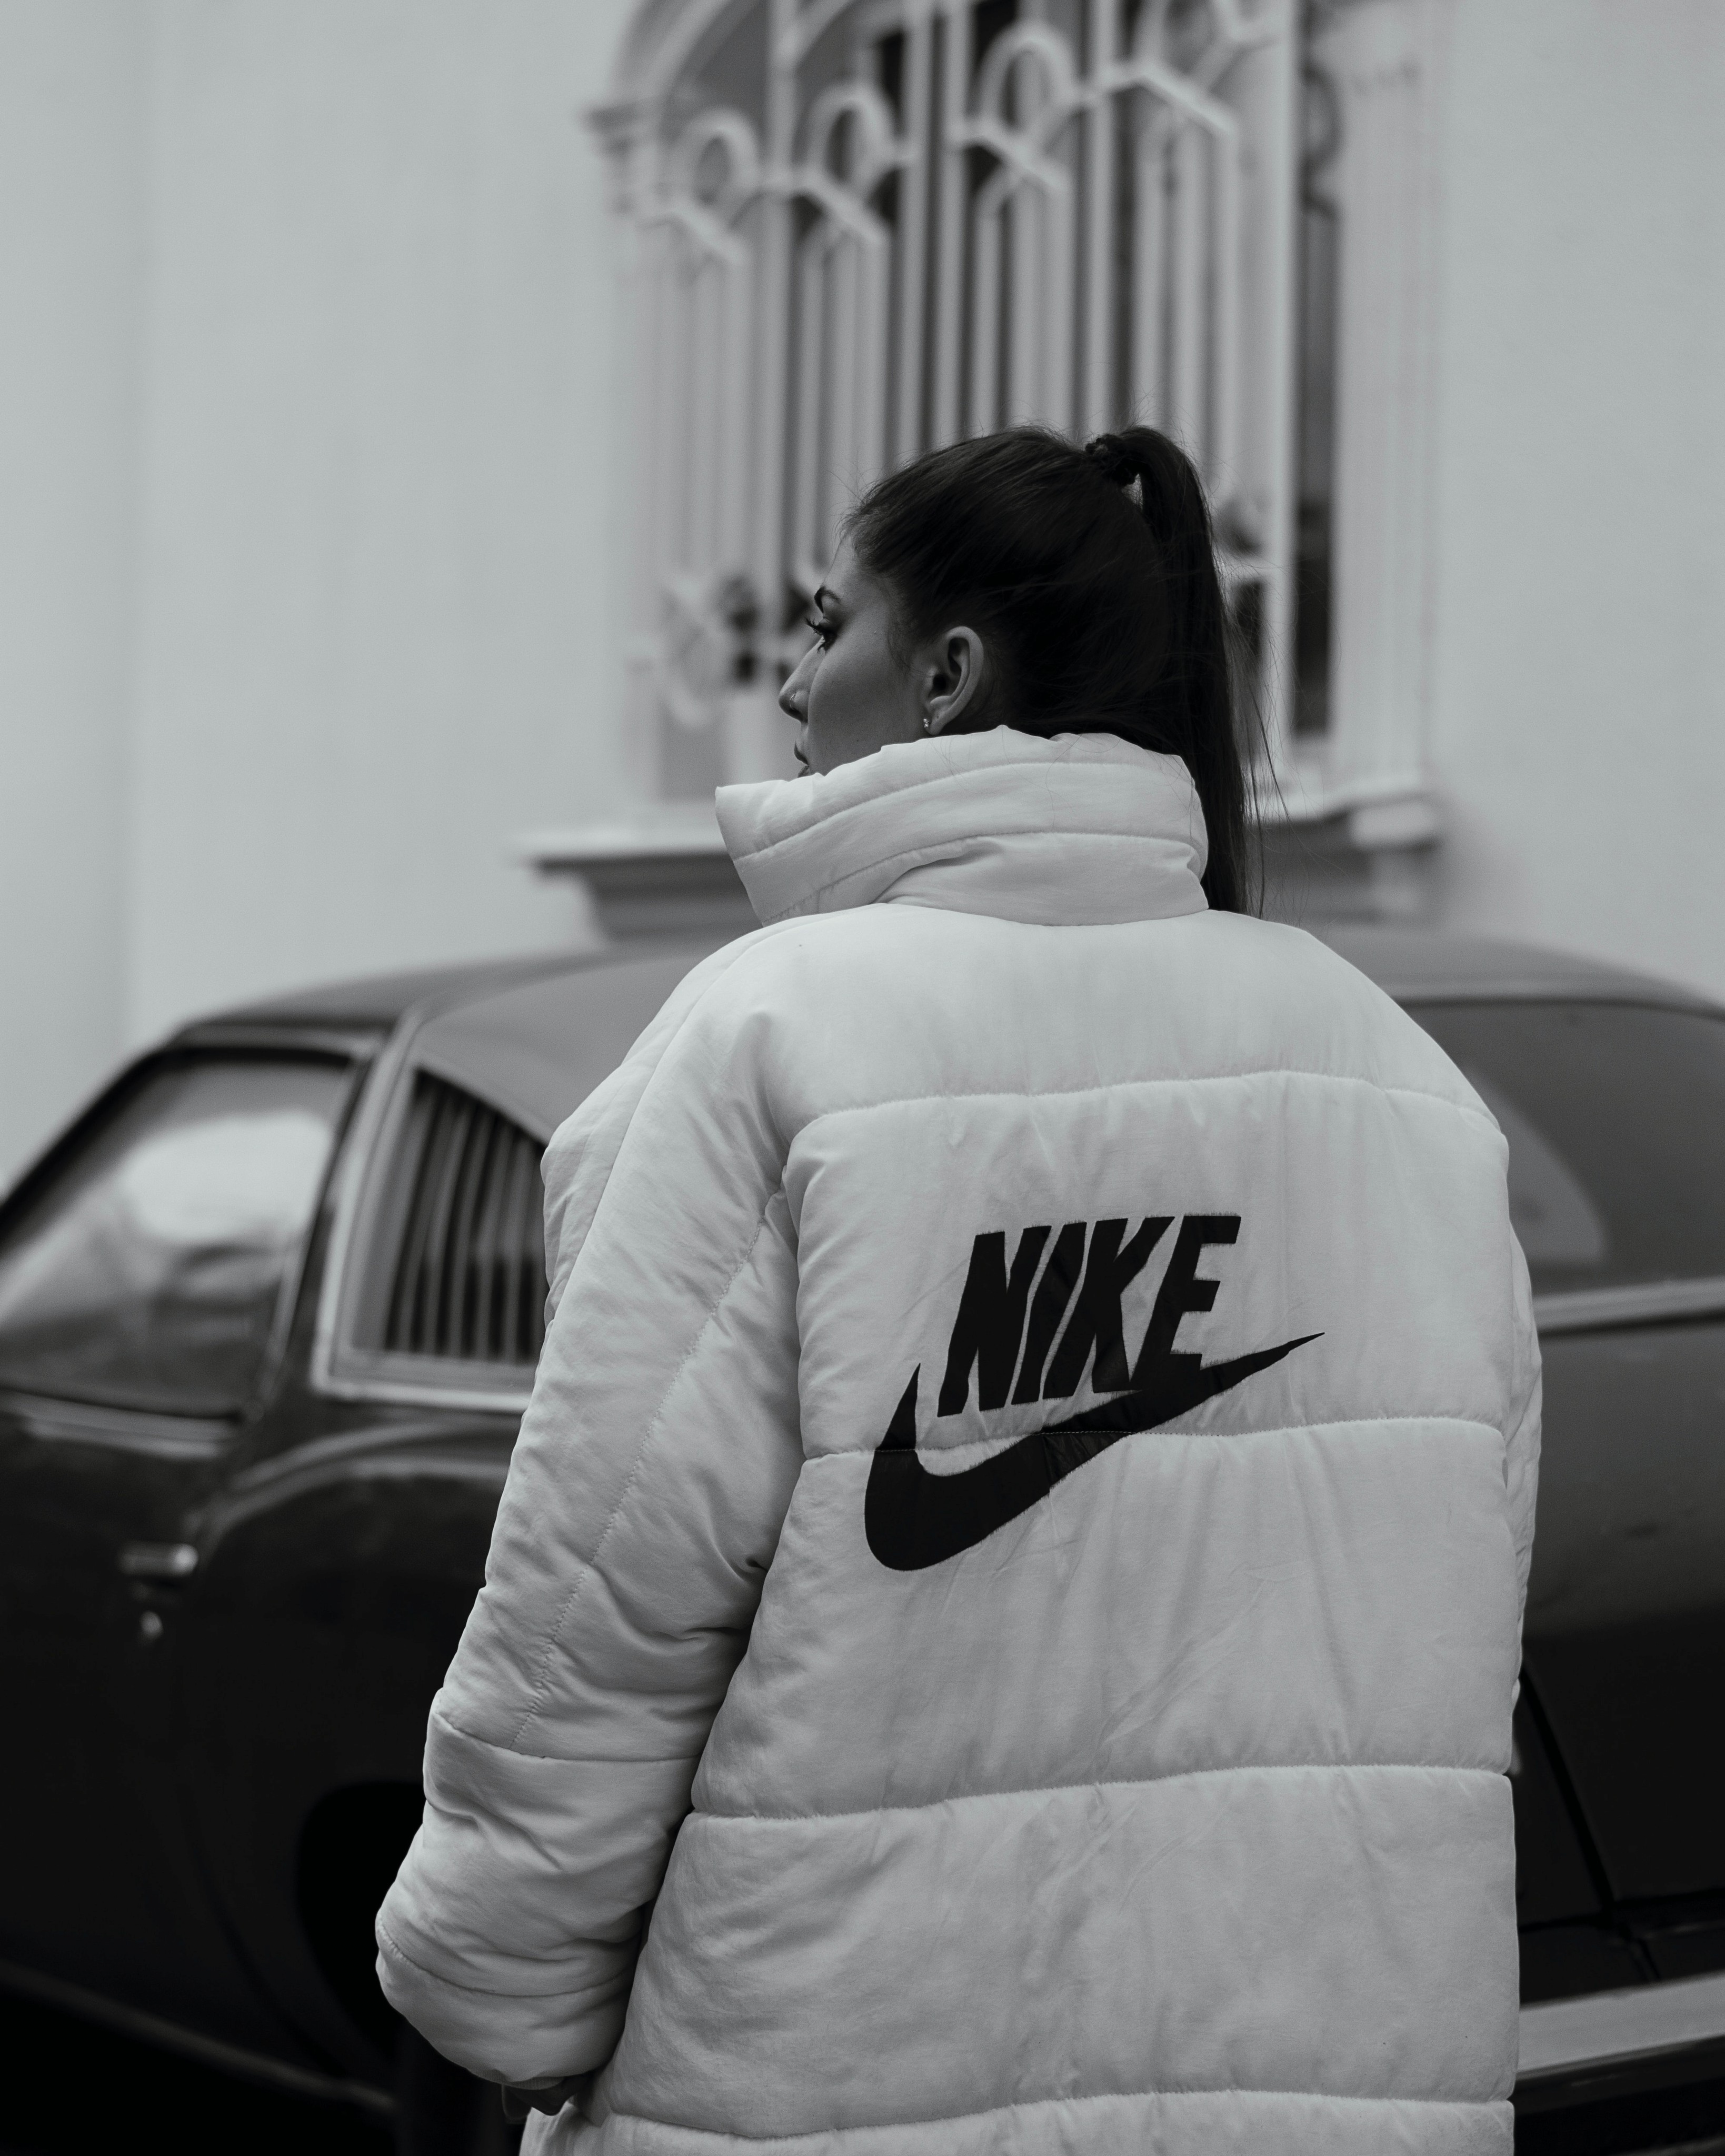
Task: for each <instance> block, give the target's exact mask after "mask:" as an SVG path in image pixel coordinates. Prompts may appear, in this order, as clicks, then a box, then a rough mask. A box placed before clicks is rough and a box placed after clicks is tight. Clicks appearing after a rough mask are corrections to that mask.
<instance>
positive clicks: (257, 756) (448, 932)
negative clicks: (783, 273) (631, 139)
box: [0, 0, 626, 1178]
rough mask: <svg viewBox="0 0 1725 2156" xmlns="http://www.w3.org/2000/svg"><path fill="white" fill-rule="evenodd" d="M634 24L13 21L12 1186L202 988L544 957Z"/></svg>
mask: <svg viewBox="0 0 1725 2156" xmlns="http://www.w3.org/2000/svg"><path fill="white" fill-rule="evenodd" d="M625 13H626V0H510V5H509V6H508V7H507V8H497V7H495V5H493V4H491V0H293V3H292V4H291V5H283V4H281V0H150V4H148V5H146V6H141V7H133V6H131V5H128V4H123V0H0V482H3V483H0V593H3V603H0V767H3V772H4V783H3V787H0V929H3V933H0V1178H4V1177H5V1176H6V1175H7V1174H8V1173H9V1172H10V1171H11V1170H12V1169H13V1168H15V1167H16V1166H17V1165H18V1163H19V1162H20V1161H21V1159H22V1158H23V1157H24V1155H25V1154H26V1153H27V1152H28V1151H29V1150H30V1149H32V1148H33V1147H34V1145H35V1144H36V1143H37V1142H39V1141H40V1139H41V1138H42V1137H44V1135H46V1133H47V1132H48V1131H49V1129H50V1128H51V1127H53V1126H54V1124H56V1123H57V1122H59V1121H60V1120H61V1119H62V1116H64V1112H65V1111H66V1110H67V1109H68V1108H69V1106H70V1104H71V1102H72V1101H73V1100H74V1098H75V1097H76V1096H79V1095H80V1094H82V1093H83V1092H85V1091H86V1090H87V1089H88V1088H89V1087H90V1086H92V1085H93V1084H94V1083H95V1081H97V1080H98V1078H99V1077H100V1075H101V1073H102V1072H103V1070H105V1068H106V1067H108V1066H109V1065H110V1064H111V1062H112V1061H113V1060H115V1059H116V1056H117V1055H119V1054H120V1052H121V1050H122V1048H124V1047H126V1046H128V1045H133V1044H136V1043H137V1042H139V1041H141V1040H142V1039H147V1038H149V1037H151V1035H154V1034H158V1033H159V1032H160V1031H162V1029H164V1028H166V1027H167V1026H169V1025H171V1024H173V1023H175V1022H176V1021H177V1020H178V1019H182V1018H184V1017H186V1016H187V1015H188V1014H192V1013H194V1012H196V1011H198V1010H199V1009H203V1008H206V1007H208V1006H210V1005H212V1004H219V1003H221V1002H223V1001H224V1000H227V999H231V998H236V997H241V996H250V995H254V994H257V993H260V992H265V991H268V990H270V989H272V988H278V987H285V986H288V985H290V984H292V983H297V982H300V981H306V980H311V979H316V978H320V977H326V976H329V975H331V974H338V973H355V972H360V971H363V970H367V969H372V968H388V967H394V966H400V965H408V964H413V963H418V962H434V961H439V960H446V959H449V958H454V957H464V956H467V955H475V954H480V953H483V952H491V951H496V950H503V949H512V948H521V947H527V946H531V945H534V944H543V943H553V942H561V941H562V940H565V939H566V938H567V936H568V935H569V934H570V933H571V932H572V927H573V924H574V921H575V920H576V917H577V916H576V915H575V911H574V908H573V904H572V900H571V898H570V896H569V895H568V894H567V891H564V890H560V889H557V888H556V887H552V886H547V885H542V884H540V883H537V882H536V880H533V879H532V878H531V877H530V876H529V875H526V874H525V873H524V872H523V871H522V870H521V867H520V866H519V865H518V864H517V863H516V860H514V859H513V857H512V855H511V839H512V837H513V835H514V834H516V833H518V832H519V831H521V830H522V829H525V828H526V827H528V826H531V825H532V824H536V823H539V822H542V821H543V820H544V819H545V816H546V814H547V803H556V808H557V813H558V814H563V815H573V816H577V817H583V818H584V817H588V816H591V815H594V814H603V813H604V812H605V811H606V810H607V809H608V808H610V807H611V806H612V804H613V799H614V795H615V794H616V793H617V792H618V790H619V788H620V786H621V784H622V783H623V782H622V778H621V775H620V758H621V753H622V744H621V742H619V739H618V735H617V730H616V728H615V726H614V723H613V721H612V716H611V715H612V713H613V712H614V710H615V708H616V704H617V701H618V699H617V693H616V690H617V684H618V680H619V654H618V652H617V649H616V648H615V639H614V637H613V635H612V634H611V628H612V624H613V623H614V621H615V619H616V618H617V609H616V605H615V603H614V596H613V593H612V590H611V585H610V576H611V567H612V563H613V562H614V558H615V555H616V552H617V549H616V547H615V546H614V534H613V532H612V530H611V515H612V512H611V510H610V507H609V503H610V500H611V499H612V495H611V488H610V477H609V459H610V455H611V445H612V443H613V441H614V435H615V429H614V425H613V423H612V417H611V415H612V413H613V412H614V409H615V408H616V407H617V405H618V403H619V393H620V392H619V384H618V383H617V382H614V378H613V370H614V366H615V364H616V363H617V348H616V343H615V340H614V336H613V327H614V323H613V313H614V289H615V287H614V275H613V270H612V249H613V245H614V240H613V235H612V233H611V230H610V227H609V223H608V218H607V214H606V208H605V188H606V179H605V175H604V172H603V165H602V160H601V156H600V153H599V151H598V146H597V145H596V144H595V142H594V141H593V138H592V137H591V136H590V134H589V133H588V130H587V129H586V127H585V126H583V124H582V121H581V118H580V115H581V112H582V110H583V108H584V107H585V106H586V105H588V104H589V103H591V102H592V101H593V100H594V99H596V98H597V97H598V96H599V95H602V94H603V90H604V86H605V84H606V81H607V80H608V75H609V72H610V68H611V64H612V56H613V52H614V46H615V44H616V40H617V37H618V34H619V31H620V28H621V24H622V21H623V18H624V14H625Z"/></svg>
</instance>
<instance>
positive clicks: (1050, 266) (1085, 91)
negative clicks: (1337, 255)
mask: <svg viewBox="0 0 1725 2156" xmlns="http://www.w3.org/2000/svg"><path fill="white" fill-rule="evenodd" d="M1298 47H1299V35H1298V25H1297V18H1296V8H1295V6H1294V0H1040V4H1038V0H645V4H644V5H643V6H642V8H640V9H639V12H638V13H637V15H636V18H635V19H634V23H633V25H632V28H631V30H630V33H629V38H628V40H627V42H626V44H625V49H624V56H623V60H622V64H621V67H620V70H619V85H618V95H617V98H616V100H614V103H613V104H612V105H609V106H608V108H607V110H606V111H605V112H604V113H603V115H600V121H601V125H602V126H603V128H604V130H605V132H606V134H607V136H608V141H609V142H610V144H611V146H612V147H613V149H614V152H615V154H616V157H617V160H618V165H619V173H620V177H621V187H620V207H621V208H622V211H623V213H624V217H625V218H626V219H627V222H628V228H629V234H630V250H631V261H630V278H631V283H632V286H633V292H634V307H635V324H634V346H633V362H632V367H631V379H632V380H633V382H634V393H635V398H636V409H635V411H634V413H633V415H632V423H633V427H634V442H635V444H636V447H635V450H634V456H635V459H636V462H635V465H634V485H633V486H632V488H631V493H632V496H633V498H634V501H635V502H636V503H637V505H638V506H639V514H638V517H637V523H638V532H637V539H636V546H637V553H636V557H635V560H634V566H633V571H632V588H633V600H632V609H633V611H632V621H631V641H630V658H631V662H632V663H631V681H632V691H631V694H632V700H633V706H634V708H633V711H632V714H631V716H632V721H633V722H634V723H636V724H639V725H642V726H647V727H649V728H651V729H654V730H655V734H656V737H657V738H658V740H659V742H660V786H661V789H662V790H663V791H664V792H665V793H670V794H673V795H675V794H678V793H701V792H704V791H706V788H709V787H711V784H712V783H713V782H714V779H715V778H721V777H723V776H725V775H726V763H727V762H728V764H729V766H730V767H731V771H732V774H733V775H747V773H748V770H749V767H750V765H751V763H752V762H753V761H755V759H754V758H753V757H752V751H751V747H750V740H749V729H750V724H751V721H750V713H751V711H752V710H756V709H758V708H762V707H768V708H770V707H769V706H768V698H769V697H770V695H771V692H772V690H773V689H774V688H775V687H776V685H777V682H778V678H779V676H780V674H781V671H782V670H783V667H784V666H786V665H788V664H789V663H790V661H791V660H793V657H794V656H795V654H796V653H797V652H798V650H800V649H801V647H802V644H803V640H804V639H803V632H802V631H801V629H800V628H799V627H798V621H799V617H800V615H801V614H802V613H803V610H804V609H805V608H806V606H807V604H808V602H809V598H810V596H811V595H812V593H813V591H814V587H815V586H816V585H817V584H818V583H819V581H820V578H821V575H822V572H823V571H824V568H825V567H826V565H827V563H828V562H829V559H830V556H831V551H832V547H833V545H834V534H835V531H836V529H837V526H838V524H839V519H840V517H841V516H842V515H843V513H844V511H845V506H847V504H848V503H849V502H850V500H852V499H853V498H854V496H855V493H856V491H857V490H859V489H860V488H861V487H862V486H864V485H866V484H867V483H868V482H869V481H870V480H871V479H873V478H874V477H875V476H876V475H878V474H879V473H880V472H881V471H882V470H886V469H887V468H889V467H890V466H891V465H896V464H898V463H900V462H902V461H903V460H904V459H907V458H910V457H912V456H915V455H916V454H919V453H921V452H922V450H924V449H928V448H931V447H933V446H935V445H937V444H941V443H943V442H947V441H951V440H953V439H957V438H959V437H961V436H963V435H966V434H975V433H979V432H983V431H985V430H987V429H992V428H994V427H998V426H1001V425H1004V424H1008V423H1012V422H1014V421H1017V420H1022V419H1035V420H1041V421H1045V422H1047V423H1051V424H1053V425H1055V426H1057V427H1059V428H1061V429H1064V430H1066V431H1068V432H1070V433H1073V434H1076V435H1078V436H1079V437H1080V438H1082V437H1084V436H1085V435H1086V434H1092V433H1096V432H1098V431H1101V430H1102V429H1106V428H1109V427H1111V426H1116V425H1119V424H1122V423H1126V422H1127V421H1129V420H1132V419H1135V418H1137V419H1146V420H1148V421H1150V422H1152V423H1154V424H1156V425H1158V426H1161V427H1163V428H1165V429H1168V431H1169V432H1170V433H1172V434H1175V435H1176V436H1177V437H1178V439H1180V440H1181V441H1182V442H1183V444H1184V445H1185V446H1186V448H1187V449H1189V451H1190V453H1191V454H1192V455H1193V457H1194V459H1195V460H1196V462H1197V463H1198V465H1199V469H1200V470H1201V471H1202V472H1203V474H1204V479H1205V480H1206V483H1207V485H1209V490H1210V495H1211V499H1212V500H1213V502H1214V506H1215V509H1216V512H1217V527H1218V531H1219V536H1220V539H1221V542H1222V547H1223V553H1224V568H1225V572H1226V577H1227V581H1228V584H1229V588H1230V595H1231V598H1232V602H1233V605H1234V609H1235V616H1236V619H1237V620H1238V622H1239V624H1240V627H1241V629H1242V630H1243V632H1244V634H1245V648H1246V649H1247V650H1248V652H1249V653H1250V674H1251V677H1252V685H1253V688H1254V690H1255V695H1256V696H1257V699H1258V702H1259V706H1260V711H1261V713H1262V716H1263V719H1264V721H1265V726H1266V732H1267V735H1268V737H1269V739H1270V742H1271V749H1272V753H1273V754H1274V755H1276V756H1277V757H1280V755H1281V752H1282V748H1283V746H1284V745H1285V744H1286V742H1288V741H1289V739H1290V737H1291V733H1292V731H1293V726H1294V718H1293V713H1292V710H1291V703H1292V696H1293V687H1294V661H1295V650H1294V639H1293V629H1294V611H1295V588H1294V579H1295V574H1296V500H1295V494H1296V484H1297V473H1296V454H1297V448H1298V444H1297V439H1296V437H1297V434H1298V429H1297V427H1296V417H1295V393H1296V372H1297V369H1296V290H1295V285H1296V256H1297V249H1298V230H1299V225H1298V220H1299V215H1300V171H1299V166H1300V157H1301V142H1300V127H1299V98H1300V54H1299V49H1298ZM721 719H722V720H723V721H724V722H723V723H722V724H716V723H715V721H719V720H721ZM768 723H769V724H770V723H771V722H770V721H769V722H768Z"/></svg>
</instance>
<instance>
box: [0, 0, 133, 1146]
mask: <svg viewBox="0 0 1725 2156" xmlns="http://www.w3.org/2000/svg"><path fill="white" fill-rule="evenodd" d="M142 49H143V40H142V35H141V21H140V18H138V17H137V16H136V14H135V13H133V12H132V11H131V10H130V9H128V8H120V7H115V6H113V5H112V4H110V0H7V3H6V4H5V5H4V6H0V1181H3V1180H4V1179H5V1178H6V1177H7V1176H8V1174H9V1173H10V1171H11V1170H12V1168H13V1167H14V1166H15V1165H16V1164H17V1163H18V1161H19V1160H20V1159H21V1158H23V1155H24V1154H25V1153H26V1152H28V1151H29V1150H31V1149H33V1147H35V1145H36V1144H37V1143H38V1142H39V1141H40V1140H41V1139H42V1138H43V1137H45V1136H46V1135H47V1133H48V1132H49V1130H50V1129H52V1128H53V1127H54V1126H55V1125H57V1124H58V1123H59V1122H60V1121H61V1120H62V1119H63V1117H64V1115H65V1113H66V1111H67V1109H68V1107H69V1105H70V1104H71V1102H72V1101H74V1100H76V1099H78V1098H79V1097H80V1096H83V1095H84V1094H85V1093H86V1092H87V1091H90V1089H91V1088H92V1087H93V1086H95V1083H96V1082H97V1081H98V1080H99V1078H100V1076H101V1075H102V1073H103V1072H104V1071H105V1070H106V1069H107V1068H108V1066H109V1065H110V1064H111V1063H112V1061H113V1060H114V1059H115V1057H116V1055H118V1053H119V1051H120V1047H121V1034H122V1031H123V1019H122V1006H123V971H122V952H121V906H122V895H123V890H124V885H125V879H126V819H125V799H126V774H127V771H128V767H129V762H128V750H127V743H126V724H125V721H126V693H127V676H128V668H129V656H130V648H131V623H132V617H131V596H132V594H131V567H132V549H131V535H132V526H133V516H134V506H135V505H134V480H135V476H136V462H137V459H136V421H137V393H138V377H137V337H136V329H137V319H138V316H137V298H138V283H139V279H140V275H141V266H142V253H141V237H142V229H143V220H142V216H141V197H140V182H141V177H142V172H143V144H142V130H141V118H142V113H141V105H140V102H139V100H138V97H137V85H138V81H139V77H140V70H141V59H142Z"/></svg>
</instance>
